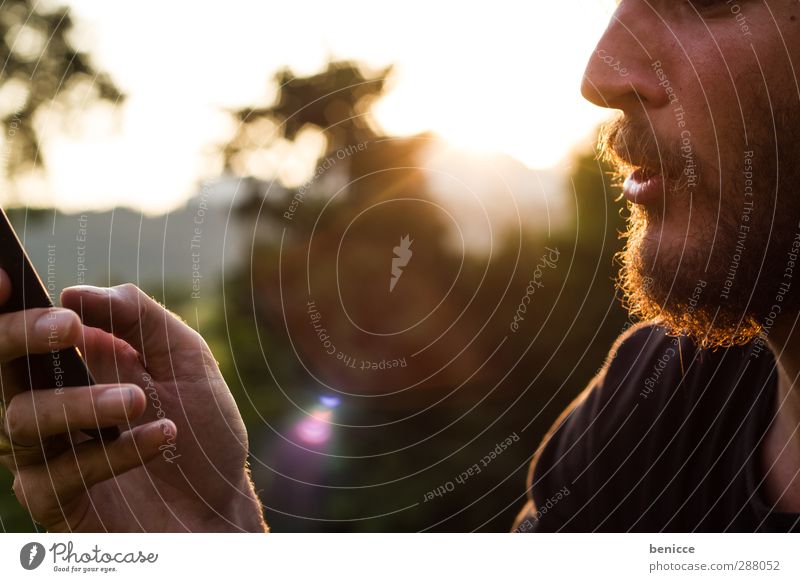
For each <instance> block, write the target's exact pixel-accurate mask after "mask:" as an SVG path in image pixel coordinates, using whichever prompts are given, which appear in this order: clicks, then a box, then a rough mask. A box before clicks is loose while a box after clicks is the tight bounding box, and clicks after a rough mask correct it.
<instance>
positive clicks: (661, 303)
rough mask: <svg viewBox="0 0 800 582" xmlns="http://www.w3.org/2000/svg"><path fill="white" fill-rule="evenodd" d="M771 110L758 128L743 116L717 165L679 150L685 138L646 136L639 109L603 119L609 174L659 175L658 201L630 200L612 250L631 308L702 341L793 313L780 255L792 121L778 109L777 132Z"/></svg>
mask: <svg viewBox="0 0 800 582" xmlns="http://www.w3.org/2000/svg"><path fill="white" fill-rule="evenodd" d="M773 114H774V112H772V113H771V112H765V114H764V117H762V118H761V119H763V120H764V122H765V123H769V129H768V130H767V129H766V128H756V127H755V126H752V125H751V124H749V123H748V134H749V137H750V140H749V143H750V144H751V145H750V146H748V147H744V145H743V144H742V145H741V146H740V147H738V148H737V146H735V145H734V146H733V147H728V148H727V150H726V151H720V152H719V160H720V164H721V167H720V168H719V169H716V168H710V167H708V166H706V165H704V164H703V163H702V162H701V160H700V159H699V157H698V156H697V155H696V152H690V153H691V154H692V155H691V157H690V156H684V155H682V154H686V153H687V152H686V144H685V142H682V143H679V142H669V141H664V140H661V139H658V140H656V138H655V137H654V136H653V132H652V129H651V127H650V125H645V124H644V123H642V122H639V121H637V120H632V119H625V118H618V119H616V120H615V121H613V122H611V123H610V124H608V125H607V126H606V127H605V128H604V130H603V132H602V133H601V139H600V147H601V152H602V154H603V157H604V158H605V159H606V161H608V162H610V163H611V164H612V165H613V166H614V167H615V168H616V170H617V174H618V176H620V177H624V176H626V175H628V174H629V173H630V171H631V170H632V169H635V168H646V169H647V170H646V171H648V172H650V173H653V174H661V175H662V177H663V180H664V185H665V193H664V201H663V203H660V204H659V205H658V207H656V205H651V206H645V205H639V204H632V203H629V204H628V206H629V210H630V215H629V217H628V221H627V230H626V231H625V232H624V233H623V234H622V236H623V237H624V238H625V240H626V244H625V247H624V250H623V251H621V252H620V253H618V255H617V257H616V258H617V261H618V262H619V264H620V270H619V274H618V276H617V286H618V288H619V290H620V292H621V296H622V301H623V305H624V306H625V307H626V308H627V310H628V311H629V312H630V313H631V315H632V316H634V317H636V318H638V319H641V320H653V321H655V322H656V323H659V324H660V325H662V326H664V327H665V328H666V329H667V331H668V333H670V334H672V335H684V336H688V337H690V338H691V339H692V340H694V341H695V343H696V344H697V345H699V346H700V347H701V348H706V349H708V348H718V347H730V346H733V345H744V344H747V343H749V342H751V341H752V340H753V339H755V338H756V337H757V336H759V335H760V334H764V333H768V332H769V330H770V329H771V328H772V326H773V325H774V323H775V322H776V321H777V320H778V319H779V318H786V317H788V314H792V315H794V314H795V313H796V311H797V308H798V305H799V304H800V300H799V298H800V293H799V292H798V291H800V289H798V288H800V281H795V282H792V280H791V279H792V269H793V267H792V268H789V267H790V265H793V263H790V262H789V261H790V260H795V259H797V258H798V257H797V256H794V259H792V254H791V253H797V249H798V247H797V246H793V244H795V245H798V244H800V239H798V242H797V243H795V242H794V241H795V237H797V236H800V229H799V228H798V220H799V219H800V200H798V198H800V197H798V196H797V195H795V189H796V188H797V186H800V172H798V169H797V167H796V166H798V165H799V163H798V160H800V145H799V144H800V141H798V139H797V135H798V133H800V132H798V131H797V127H796V126H797V125H798V122H797V121H794V120H792V119H791V117H790V116H788V115H780V116H779V119H776V120H775V121H776V127H777V128H778V130H777V131H778V132H779V134H780V135H778V136H777V138H775V137H774V132H773V130H772V119H773ZM759 129H760V130H759ZM681 146H683V147H684V149H683V151H682V150H681ZM776 146H777V147H776ZM720 147H722V146H720ZM688 164H691V167H690V166H689V165H688ZM778 170H780V171H778ZM798 265H800V262H799V263H798ZM798 274H799V275H800V270H798ZM776 308H777V309H776Z"/></svg>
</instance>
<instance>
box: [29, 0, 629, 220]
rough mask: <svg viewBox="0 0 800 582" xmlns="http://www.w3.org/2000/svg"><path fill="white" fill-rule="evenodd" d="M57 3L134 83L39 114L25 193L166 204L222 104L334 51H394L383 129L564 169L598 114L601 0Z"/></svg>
mask: <svg viewBox="0 0 800 582" xmlns="http://www.w3.org/2000/svg"><path fill="white" fill-rule="evenodd" d="M66 4H67V5H68V6H70V8H71V10H72V15H73V19H74V20H75V22H76V30H75V34H74V36H73V39H74V42H75V44H77V45H78V46H79V47H80V48H82V49H85V50H87V51H89V52H90V54H91V55H92V58H93V62H94V63H95V64H96V65H97V66H98V67H99V68H101V69H103V70H105V71H107V72H108V73H109V74H110V75H111V77H112V78H113V80H114V81H115V83H116V84H117V85H118V86H119V87H120V88H121V89H122V91H123V92H124V93H125V94H126V95H127V96H128V97H127V100H126V101H125V103H124V105H123V106H122V108H121V109H120V110H119V111H117V112H116V113H112V112H111V111H109V109H108V108H104V107H100V108H95V109H92V110H89V109H85V110H84V111H83V113H84V115H82V116H81V117H80V118H79V119H80V121H79V123H77V124H76V125H77V129H74V128H73V129H72V130H71V131H65V130H64V128H63V127H62V125H63V124H57V123H51V122H49V121H47V118H46V117H45V121H43V122H40V130H41V131H42V133H43V134H44V138H43V144H44V153H45V155H46V159H47V163H48V180H47V183H46V186H43V185H42V184H37V185H34V184H31V189H30V196H29V198H28V201H29V204H32V205H36V204H53V203H55V204H57V205H58V206H60V207H62V208H64V209H66V210H79V209H89V208H96V209H101V208H107V207H109V206H112V205H117V204H121V205H125V206H130V207H133V208H136V209H141V210H143V211H145V212H148V213H156V212H161V211H166V210H170V209H171V208H174V207H176V206H178V205H180V204H182V203H183V202H184V201H185V200H186V199H187V198H188V197H189V196H191V195H193V194H194V193H196V191H197V187H198V181H199V180H201V179H206V178H213V177H214V176H216V175H217V174H218V173H219V170H220V161H219V157H218V155H217V153H216V152H217V150H216V147H215V146H216V145H219V144H221V143H224V142H225V140H226V138H227V137H228V136H230V135H231V133H232V131H233V130H234V129H235V128H234V126H233V125H232V122H231V121H230V119H229V118H228V117H227V116H226V114H225V113H224V112H225V110H226V109H230V108H235V107H241V106H246V105H255V104H258V105H264V104H267V103H269V100H270V99H271V98H272V97H273V96H274V87H272V86H271V84H270V82H269V81H270V79H271V77H272V75H273V74H274V73H275V72H276V71H277V70H278V69H280V68H282V67H285V66H289V67H291V68H292V70H293V71H294V72H295V73H296V74H298V75H304V74H312V73H314V72H317V71H318V70H320V69H321V68H322V67H323V65H324V63H325V62H326V61H327V59H329V58H331V57H333V58H343V59H345V58H346V59H355V60H358V61H360V62H363V63H365V64H366V65H368V66H371V67H375V68H377V67H383V66H385V65H388V64H394V65H395V75H394V78H393V80H392V82H391V89H390V91H389V93H388V94H387V95H386V97H385V98H384V99H383V100H382V101H380V102H379V103H378V104H377V106H376V108H375V114H376V118H377V120H378V122H379V124H380V125H381V127H382V128H383V129H384V130H385V131H386V132H388V133H390V134H393V135H408V134H412V133H415V132H419V131H423V130H432V131H434V132H436V133H437V134H439V135H441V136H442V137H443V138H445V139H446V140H448V141H449V142H452V143H453V144H454V145H456V146H459V147H462V148H466V149H468V150H471V151H473V152H501V153H505V154H508V155H511V156H513V157H515V158H517V159H518V160H520V161H521V162H523V163H524V164H525V165H527V166H529V167H531V168H549V167H556V168H559V167H566V165H567V164H568V158H569V153H570V151H572V149H573V148H574V147H576V144H578V143H586V142H587V141H588V140H589V139H590V138H591V137H592V136H593V135H594V129H595V128H596V126H597V124H598V123H600V122H601V121H602V120H603V119H606V118H607V117H608V112H606V111H603V110H601V109H599V108H597V107H595V106H593V105H591V104H589V103H587V102H585V101H583V99H582V98H581V97H580V92H579V85H580V79H581V74H582V72H583V68H584V66H585V64H586V61H587V60H588V57H589V55H590V53H591V50H592V48H593V47H594V45H595V43H596V42H597V40H598V39H599V37H600V35H601V34H602V31H603V29H604V28H605V26H606V23H607V21H608V17H609V16H610V14H611V12H612V11H613V8H614V2H612V1H611V0H569V1H559V2H552V1H543V0H528V1H525V2H522V1H517V2H504V1H494V2H475V3H467V2H431V1H430V0H428V1H424V2H418V1H408V2H404V3H402V4H394V3H392V4H389V3H379V2H374V1H373V2H351V1H345V0H339V1H337V2H335V3H332V2H322V1H306V2H280V3H278V2H252V1H251V2H244V1H241V0H227V1H226V2H197V1H195V2H189V1H171V2H155V1H151V0H138V1H137V2H127V1H118V2H107V1H103V0H70V1H68V2H66ZM498 88H500V89H502V93H501V94H499V93H498ZM306 158H308V156H306ZM308 159H313V156H312V157H311V158H308ZM291 161H292V160H287V164H289V165H291ZM307 169H308V171H311V170H313V167H308V168H307Z"/></svg>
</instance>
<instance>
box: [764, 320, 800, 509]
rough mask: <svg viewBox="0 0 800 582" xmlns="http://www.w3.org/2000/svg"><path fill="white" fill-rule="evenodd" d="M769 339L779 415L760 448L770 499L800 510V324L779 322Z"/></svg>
mask: <svg viewBox="0 0 800 582" xmlns="http://www.w3.org/2000/svg"><path fill="white" fill-rule="evenodd" d="M767 343H768V344H769V347H770V350H772V353H773V354H774V355H775V361H776V363H777V369H776V372H777V374H778V389H777V392H776V395H775V401H774V403H773V411H775V412H776V415H775V418H774V420H773V422H772V424H771V426H770V428H769V431H768V433H767V437H766V438H765V439H764V441H763V442H762V447H761V451H760V453H761V454H760V457H761V467H762V471H763V473H764V475H766V481H765V492H766V495H767V502H768V503H770V504H773V503H775V504H776V509H777V510H778V511H786V512H793V513H799V512H800V328H797V327H796V326H795V325H794V321H792V322H789V323H788V324H786V325H777V324H776V325H775V327H774V328H773V329H772V330H770V333H769V336H768V340H767Z"/></svg>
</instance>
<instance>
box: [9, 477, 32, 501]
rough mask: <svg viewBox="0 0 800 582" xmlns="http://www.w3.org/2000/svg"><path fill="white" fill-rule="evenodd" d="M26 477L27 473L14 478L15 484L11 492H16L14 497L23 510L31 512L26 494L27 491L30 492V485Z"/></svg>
mask: <svg viewBox="0 0 800 582" xmlns="http://www.w3.org/2000/svg"><path fill="white" fill-rule="evenodd" d="M25 475H26V473H24V472H19V473H17V474H16V475H15V476H14V483H13V485H12V486H11V490H12V491H13V492H14V496H15V497H16V498H17V501H18V502H19V504H20V505H21V506H22V507H23V509H25V511H30V504H29V503H28V496H27V495H26V494H25V492H26V491H29V490H30V483H29V482H28V480H27V479H26V478H25Z"/></svg>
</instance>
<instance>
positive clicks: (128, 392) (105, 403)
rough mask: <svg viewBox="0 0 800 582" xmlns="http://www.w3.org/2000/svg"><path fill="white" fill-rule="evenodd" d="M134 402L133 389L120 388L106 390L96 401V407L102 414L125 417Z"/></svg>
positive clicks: (127, 387) (128, 387)
mask: <svg viewBox="0 0 800 582" xmlns="http://www.w3.org/2000/svg"><path fill="white" fill-rule="evenodd" d="M132 402H133V388H131V387H130V386H119V387H115V388H106V389H105V390H103V391H102V392H101V393H100V394H99V395H98V396H97V398H96V399H95V406H96V407H97V409H98V412H99V413H100V414H117V415H119V416H121V417H123V418H124V417H125V412H127V411H128V410H129V409H130V406H131V403H132Z"/></svg>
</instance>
